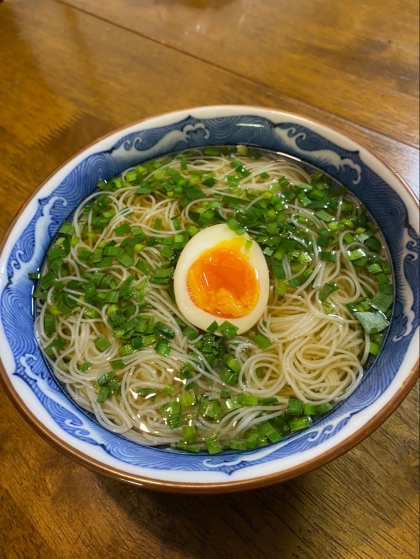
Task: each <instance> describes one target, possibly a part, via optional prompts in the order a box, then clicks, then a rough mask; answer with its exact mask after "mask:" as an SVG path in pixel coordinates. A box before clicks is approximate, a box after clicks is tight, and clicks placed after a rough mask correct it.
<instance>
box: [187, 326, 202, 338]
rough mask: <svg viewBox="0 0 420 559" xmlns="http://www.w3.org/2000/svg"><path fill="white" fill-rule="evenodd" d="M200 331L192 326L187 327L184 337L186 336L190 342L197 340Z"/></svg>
mask: <svg viewBox="0 0 420 559" xmlns="http://www.w3.org/2000/svg"><path fill="white" fill-rule="evenodd" d="M198 335H199V334H198V331H197V330H196V329H195V328H192V327H191V326H187V328H185V330H184V336H186V337H187V338H188V339H189V340H195V339H196V338H197V337H198Z"/></svg>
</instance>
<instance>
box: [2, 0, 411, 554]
mask: <svg viewBox="0 0 420 559" xmlns="http://www.w3.org/2000/svg"><path fill="white" fill-rule="evenodd" d="M233 103H234V104H250V105H260V106H266V107H275V108H280V109H285V110H290V111H295V112H297V113H300V114H302V115H307V116H310V117H313V118H316V119H319V120H321V121H323V122H324V123H327V124H331V125H333V126H335V127H337V128H339V129H341V130H344V131H346V132H348V133H350V134H351V135H353V136H354V137H355V138H356V139H358V140H360V141H361V142H362V143H363V144H365V145H366V146H368V147H370V148H372V149H374V150H376V151H377V152H378V153H379V154H380V155H381V156H382V157H384V158H385V159H386V160H387V161H388V162H389V163H390V164H391V165H392V166H393V167H394V168H395V169H396V170H397V171H398V172H399V173H400V174H401V175H402V176H403V177H404V178H405V179H406V180H407V181H408V183H409V185H410V186H411V187H412V188H413V189H414V190H415V191H417V192H418V181H419V177H418V171H419V169H418V155H419V153H418V108H419V105H418V3H417V2H416V0H405V1H404V2H401V1H398V0H371V1H370V2H366V0H353V2H351V3H350V2H331V0H294V1H290V0H100V1H98V0H67V1H58V0H26V1H24V0H4V1H3V2H1V0H0V149H1V152H0V177H1V179H0V236H1V235H3V233H4V232H5V230H6V228H7V227H8V226H9V224H10V223H11V221H12V218H13V217H14V215H15V214H16V213H17V211H18V210H19V208H20V206H21V205H22V204H23V202H24V201H25V199H26V198H27V196H28V195H29V194H30V193H31V192H32V191H33V190H34V189H35V188H36V187H37V185H38V184H39V183H40V182H41V181H42V180H43V179H44V178H45V177H46V176H47V175H48V174H49V173H51V172H52V171H53V170H54V168H55V167H56V166H58V165H60V164H61V163H62V162H64V161H65V160H66V159H67V158H69V157H70V156H71V155H73V154H74V153H75V152H77V151H78V150H80V149H81V148H83V147H84V146H86V145H87V144H89V143H90V142H92V141H93V140H94V139H96V138H97V137H99V136H101V135H103V134H105V133H108V132H110V131H112V130H113V129H115V128H118V127H120V126H122V125H124V124H127V123H129V122H132V121H136V120H140V119H143V118H145V117H148V116H152V115H156V114H159V113H162V112H166V111H171V110H175V109H181V108H186V107H193V106H199V105H210V104H233ZM0 351H1V348H0ZM417 402H418V387H417V388H416V389H414V390H413V391H412V392H411V394H410V395H409V396H408V398H407V399H406V400H405V401H404V403H403V404H402V405H401V407H400V408H399V409H398V411H397V412H396V413H394V415H393V416H392V417H391V418H390V419H388V421H386V423H385V424H384V425H382V427H380V428H379V429H378V430H377V431H376V432H375V433H374V434H373V435H372V436H370V437H369V439H367V440H365V441H364V442H363V443H362V444H360V445H358V446H357V447H356V448H354V449H353V450H352V451H350V452H348V453H347V454H346V455H344V456H342V457H341V458H339V459H337V460H335V461H334V462H333V463H331V464H328V465H327V466H325V467H323V468H321V469H319V470H317V471H314V472H312V473H310V474H307V475H304V476H301V477H299V478H297V479H295V480H293V481H289V482H287V483H284V484H281V485H276V486H273V487H270V488H266V489H263V490H256V491H251V492H248V493H239V494H233V495H221V496H202V497H197V496H175V495H167V494H158V493H153V492H146V491H144V490H141V489H139V488H137V487H132V486H129V485H123V484H121V483H118V482H116V481H114V480H111V479H107V478H105V477H102V476H100V475H97V474H94V473H92V472H90V471H88V470H86V469H84V468H82V467H80V466H78V465H77V464H75V463H73V462H71V461H70V460H69V459H67V458H65V457H64V456H62V455H61V454H59V453H58V452H57V451H55V450H54V449H53V448H52V447H51V446H49V445H48V444H47V443H45V442H44V441H43V440H42V439H41V438H40V437H39V436H38V435H36V434H35V432H34V431H32V429H31V428H30V427H29V426H28V425H27V424H26V423H25V421H24V420H23V419H22V418H21V417H20V415H19V414H18V412H17V411H16V410H15V409H14V408H13V406H12V404H11V403H10V401H9V400H8V398H7V397H6V395H5V394H4V392H3V391H2V390H0V409H1V414H0V457H1V458H0V507H1V508H0V557H1V558H6V559H15V558H22V559H32V558H34V559H37V558H40V559H74V558H79V557H80V558H85V557H89V559H93V558H101V559H102V558H107V559H114V558H115V559H119V558H141V559H143V558H144V559H146V558H147V559H149V558H150V559H151V558H157V559H181V558H182V559H184V558H185V559H188V558H203V559H225V558H232V557H235V558H236V557H237V558H241V559H248V558H249V559H265V558H267V559H292V558H299V559H307V558H316V559H318V558H319V559H330V558H331V559H340V558H346V559H349V558H357V559H365V558H368V559H386V558H392V559H398V558H401V559H407V558H418V557H419V548H418V544H419V539H418V518H419V516H418V512H419V510H418V509H419V506H418V505H419V502H418V403H417Z"/></svg>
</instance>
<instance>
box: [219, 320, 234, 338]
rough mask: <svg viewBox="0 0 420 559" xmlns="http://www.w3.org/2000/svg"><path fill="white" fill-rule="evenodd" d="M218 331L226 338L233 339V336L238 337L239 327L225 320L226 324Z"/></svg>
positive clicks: (221, 325) (223, 323)
mask: <svg viewBox="0 0 420 559" xmlns="http://www.w3.org/2000/svg"><path fill="white" fill-rule="evenodd" d="M218 330H219V332H220V333H221V334H222V336H223V337H224V338H232V337H233V336H236V333H237V331H238V327H237V326H235V325H234V324H232V323H231V322H229V321H227V320H225V321H224V322H222V324H220V326H219V327H218Z"/></svg>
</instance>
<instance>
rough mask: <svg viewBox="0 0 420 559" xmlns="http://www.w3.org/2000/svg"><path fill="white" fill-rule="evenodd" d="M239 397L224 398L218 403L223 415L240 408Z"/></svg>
mask: <svg viewBox="0 0 420 559" xmlns="http://www.w3.org/2000/svg"><path fill="white" fill-rule="evenodd" d="M238 398H239V396H233V398H226V399H225V400H222V401H221V402H220V405H221V406H222V410H223V412H224V413H229V412H231V411H234V410H237V409H239V408H241V407H242V404H240V403H239V401H238Z"/></svg>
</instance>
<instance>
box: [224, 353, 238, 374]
mask: <svg viewBox="0 0 420 559" xmlns="http://www.w3.org/2000/svg"><path fill="white" fill-rule="evenodd" d="M226 365H227V366H228V367H229V369H232V371H233V372H234V373H236V374H239V373H240V372H241V368H242V365H241V364H240V363H239V362H238V361H237V360H236V359H234V358H233V357H231V356H230V355H229V356H228V357H227V358H226Z"/></svg>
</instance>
